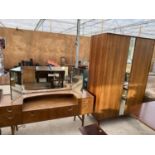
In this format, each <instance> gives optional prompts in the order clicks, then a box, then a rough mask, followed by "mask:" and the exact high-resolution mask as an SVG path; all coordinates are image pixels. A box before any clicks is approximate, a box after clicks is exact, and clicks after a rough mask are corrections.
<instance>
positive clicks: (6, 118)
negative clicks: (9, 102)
mask: <svg viewBox="0 0 155 155" xmlns="http://www.w3.org/2000/svg"><path fill="white" fill-rule="evenodd" d="M21 123H22V118H21V114H5V115H1V116H0V127H5V126H11V125H18V124H21Z"/></svg>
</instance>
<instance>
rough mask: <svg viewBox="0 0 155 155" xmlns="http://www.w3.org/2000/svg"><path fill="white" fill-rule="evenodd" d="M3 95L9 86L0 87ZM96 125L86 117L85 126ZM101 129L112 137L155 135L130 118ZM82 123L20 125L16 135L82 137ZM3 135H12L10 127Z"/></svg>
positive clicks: (61, 121) (60, 121)
mask: <svg viewBox="0 0 155 155" xmlns="http://www.w3.org/2000/svg"><path fill="white" fill-rule="evenodd" d="M1 88H2V89H3V93H5V94H8V93H9V89H10V88H9V86H0V89H1ZM93 123H96V121H95V119H94V118H93V117H92V116H86V119H85V125H89V124H93ZM100 126H101V128H102V129H103V130H104V131H105V132H106V133H108V134H110V135H155V131H153V130H151V129H150V128H149V127H147V126H146V125H144V124H142V123H141V122H139V121H138V120H136V119H134V118H130V117H125V118H124V117H122V118H119V119H111V120H105V121H103V122H101V125H100ZM79 127H81V121H80V120H79V119H78V118H77V119H76V121H73V117H68V118H62V119H55V120H50V121H44V122H37V123H31V124H26V125H19V130H18V131H17V132H16V135H80V134H81V133H80V131H79ZM2 134H4V135H9V134H11V130H10V127H7V128H2Z"/></svg>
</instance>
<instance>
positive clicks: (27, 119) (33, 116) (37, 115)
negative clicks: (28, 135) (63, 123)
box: [22, 110, 48, 123]
mask: <svg viewBox="0 0 155 155" xmlns="http://www.w3.org/2000/svg"><path fill="white" fill-rule="evenodd" d="M22 115H23V123H32V122H39V121H45V120H48V110H36V111H26V112H23V114H22Z"/></svg>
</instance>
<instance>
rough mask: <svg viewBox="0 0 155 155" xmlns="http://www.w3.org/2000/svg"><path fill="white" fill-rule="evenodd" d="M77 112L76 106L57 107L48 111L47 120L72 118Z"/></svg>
mask: <svg viewBox="0 0 155 155" xmlns="http://www.w3.org/2000/svg"><path fill="white" fill-rule="evenodd" d="M77 112H78V105H73V106H66V107H59V108H54V109H50V110H49V119H55V118H62V117H69V116H74V115H76V114H77Z"/></svg>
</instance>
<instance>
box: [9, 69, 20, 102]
mask: <svg viewBox="0 0 155 155" xmlns="http://www.w3.org/2000/svg"><path fill="white" fill-rule="evenodd" d="M10 94H11V99H12V100H16V99H17V98H18V97H20V96H21V95H22V85H21V69H20V67H17V68H14V69H11V70H10Z"/></svg>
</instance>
